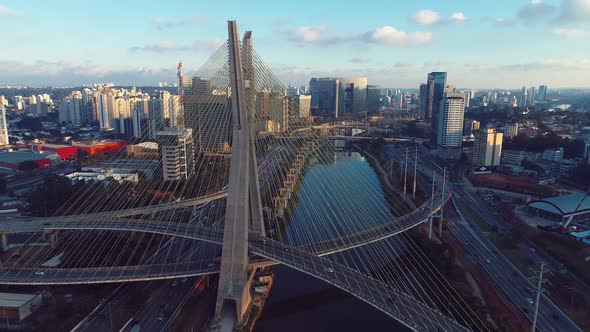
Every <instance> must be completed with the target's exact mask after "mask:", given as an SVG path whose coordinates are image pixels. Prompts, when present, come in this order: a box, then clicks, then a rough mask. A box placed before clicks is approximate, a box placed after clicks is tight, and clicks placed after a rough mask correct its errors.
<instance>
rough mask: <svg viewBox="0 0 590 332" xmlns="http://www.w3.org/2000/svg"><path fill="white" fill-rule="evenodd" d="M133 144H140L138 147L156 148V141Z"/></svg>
mask: <svg viewBox="0 0 590 332" xmlns="http://www.w3.org/2000/svg"><path fill="white" fill-rule="evenodd" d="M134 146H140V147H142V148H146V149H154V150H157V149H158V143H156V142H142V143H138V144H134Z"/></svg>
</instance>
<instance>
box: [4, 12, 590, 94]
mask: <svg viewBox="0 0 590 332" xmlns="http://www.w3.org/2000/svg"><path fill="white" fill-rule="evenodd" d="M227 20H237V22H238V26H239V29H240V31H242V32H243V31H246V30H252V31H253V43H254V48H255V49H256V51H257V53H258V54H259V55H260V56H261V57H262V58H263V59H264V60H265V62H266V64H267V65H268V66H269V67H270V68H271V69H272V70H273V72H274V73H275V74H276V76H277V77H279V78H280V79H281V81H282V82H283V83H284V84H285V85H287V84H293V85H300V84H307V83H308V82H309V79H310V78H311V77H325V76H335V77H347V76H348V77H350V76H352V77H368V79H369V84H380V85H381V86H383V87H396V88H417V87H418V85H419V84H420V83H422V82H423V81H425V80H426V74H427V73H428V72H430V71H446V72H448V82H449V83H451V84H455V85H457V86H458V87H465V88H519V87H522V86H531V85H540V84H546V85H548V86H549V87H554V88H557V87H590V0H494V1H492V0H446V1H440V0H415V1H406V0H365V1H358V0H356V1H350V0H339V1H326V0H324V1H322V0H296V1H279V0H251V1H243V0H242V1H238V0H236V1H231V0H166V1H157V2H156V1H146V0H142V1H136V0H125V1H120V0H116V1H115V0H102V1H71V0H68V1H66V0H51V1H47V0H0V85H39V86H48V85H50V86H73V85H81V84H87V83H94V82H113V83H115V84H117V85H157V84H158V82H175V81H176V64H177V63H178V61H182V62H183V64H184V68H185V72H186V73H187V74H190V73H191V72H195V71H196V70H197V69H198V68H199V67H200V66H201V65H202V64H203V63H204V62H205V61H206V60H207V59H208V57H209V56H210V55H211V54H212V53H213V52H214V51H215V50H216V49H217V48H218V47H220V45H221V44H222V43H223V42H224V41H225V40H226V39H227V23H226V21H227Z"/></svg>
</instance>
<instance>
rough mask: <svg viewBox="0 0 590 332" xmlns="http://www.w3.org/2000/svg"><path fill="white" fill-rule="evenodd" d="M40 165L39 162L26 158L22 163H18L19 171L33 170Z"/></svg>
mask: <svg viewBox="0 0 590 332" xmlns="http://www.w3.org/2000/svg"><path fill="white" fill-rule="evenodd" d="M38 167H39V164H37V162H36V161H34V160H25V161H23V162H22V163H20V164H18V170H19V171H32V170H34V169H37V168H38Z"/></svg>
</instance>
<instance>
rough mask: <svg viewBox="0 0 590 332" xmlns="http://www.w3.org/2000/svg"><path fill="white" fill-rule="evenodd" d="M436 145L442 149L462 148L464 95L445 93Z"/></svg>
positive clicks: (439, 115)
mask: <svg viewBox="0 0 590 332" xmlns="http://www.w3.org/2000/svg"><path fill="white" fill-rule="evenodd" d="M439 109H440V112H439V114H438V121H437V124H438V128H437V140H436V143H437V144H438V146H440V147H442V148H445V149H446V148H460V147H461V141H462V139H463V117H464V113H465V99H464V97H463V94H462V93H445V94H444V96H443V99H442V100H441V102H440V108H439Z"/></svg>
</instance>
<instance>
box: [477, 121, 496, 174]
mask: <svg viewBox="0 0 590 332" xmlns="http://www.w3.org/2000/svg"><path fill="white" fill-rule="evenodd" d="M474 134H475V145H474V146H473V165H474V166H475V167H493V166H498V165H500V160H501V158H502V138H503V134H502V133H498V132H496V129H493V128H488V129H481V130H477V131H475V133H474Z"/></svg>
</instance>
